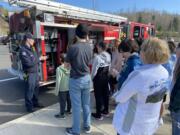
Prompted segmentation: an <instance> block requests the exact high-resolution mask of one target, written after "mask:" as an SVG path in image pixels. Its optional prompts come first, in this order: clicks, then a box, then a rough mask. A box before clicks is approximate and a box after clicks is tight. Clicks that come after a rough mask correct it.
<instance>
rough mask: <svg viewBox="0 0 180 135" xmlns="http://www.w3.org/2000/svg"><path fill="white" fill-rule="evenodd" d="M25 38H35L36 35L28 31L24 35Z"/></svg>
mask: <svg viewBox="0 0 180 135" xmlns="http://www.w3.org/2000/svg"><path fill="white" fill-rule="evenodd" d="M24 39H25V40H26V39H34V36H33V35H32V34H31V33H30V32H28V33H26V34H25V35H24Z"/></svg>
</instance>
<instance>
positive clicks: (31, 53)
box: [19, 33, 46, 112]
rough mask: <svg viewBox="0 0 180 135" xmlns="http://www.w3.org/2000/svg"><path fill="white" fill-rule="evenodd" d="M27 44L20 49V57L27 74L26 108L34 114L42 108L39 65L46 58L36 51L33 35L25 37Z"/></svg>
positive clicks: (28, 34)
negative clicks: (39, 96)
mask: <svg viewBox="0 0 180 135" xmlns="http://www.w3.org/2000/svg"><path fill="white" fill-rule="evenodd" d="M24 41H25V44H24V45H22V46H21V47H20V51H19V56H20V59H21V62H22V67H23V71H24V74H25V82H26V85H27V86H26V90H25V106H26V109H27V111H28V112H33V111H34V108H41V107H43V106H42V105H40V104H39V102H38V92H39V76H38V64H39V62H40V60H45V59H46V57H45V56H41V57H40V58H39V57H38V55H37V52H36V51H35V49H34V38H33V35H32V34H31V33H27V34H25V36H24Z"/></svg>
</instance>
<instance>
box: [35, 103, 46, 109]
mask: <svg viewBox="0 0 180 135" xmlns="http://www.w3.org/2000/svg"><path fill="white" fill-rule="evenodd" d="M34 108H44V105H42V104H40V103H39V104H36V105H34Z"/></svg>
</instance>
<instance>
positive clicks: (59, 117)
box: [54, 114, 66, 119]
mask: <svg viewBox="0 0 180 135" xmlns="http://www.w3.org/2000/svg"><path fill="white" fill-rule="evenodd" d="M54 117H55V118H58V119H65V118H66V117H65V115H64V114H63V115H62V114H56V115H54Z"/></svg>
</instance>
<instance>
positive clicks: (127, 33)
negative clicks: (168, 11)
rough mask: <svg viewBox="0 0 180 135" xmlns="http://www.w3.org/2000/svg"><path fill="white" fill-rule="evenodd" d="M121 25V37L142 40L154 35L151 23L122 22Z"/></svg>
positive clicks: (153, 27)
mask: <svg viewBox="0 0 180 135" xmlns="http://www.w3.org/2000/svg"><path fill="white" fill-rule="evenodd" d="M121 26H122V31H123V32H122V34H123V35H122V38H123V37H124V38H130V39H136V40H144V39H147V38H149V37H151V36H155V26H154V25H153V24H144V23H137V22H123V23H122V24H121Z"/></svg>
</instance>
